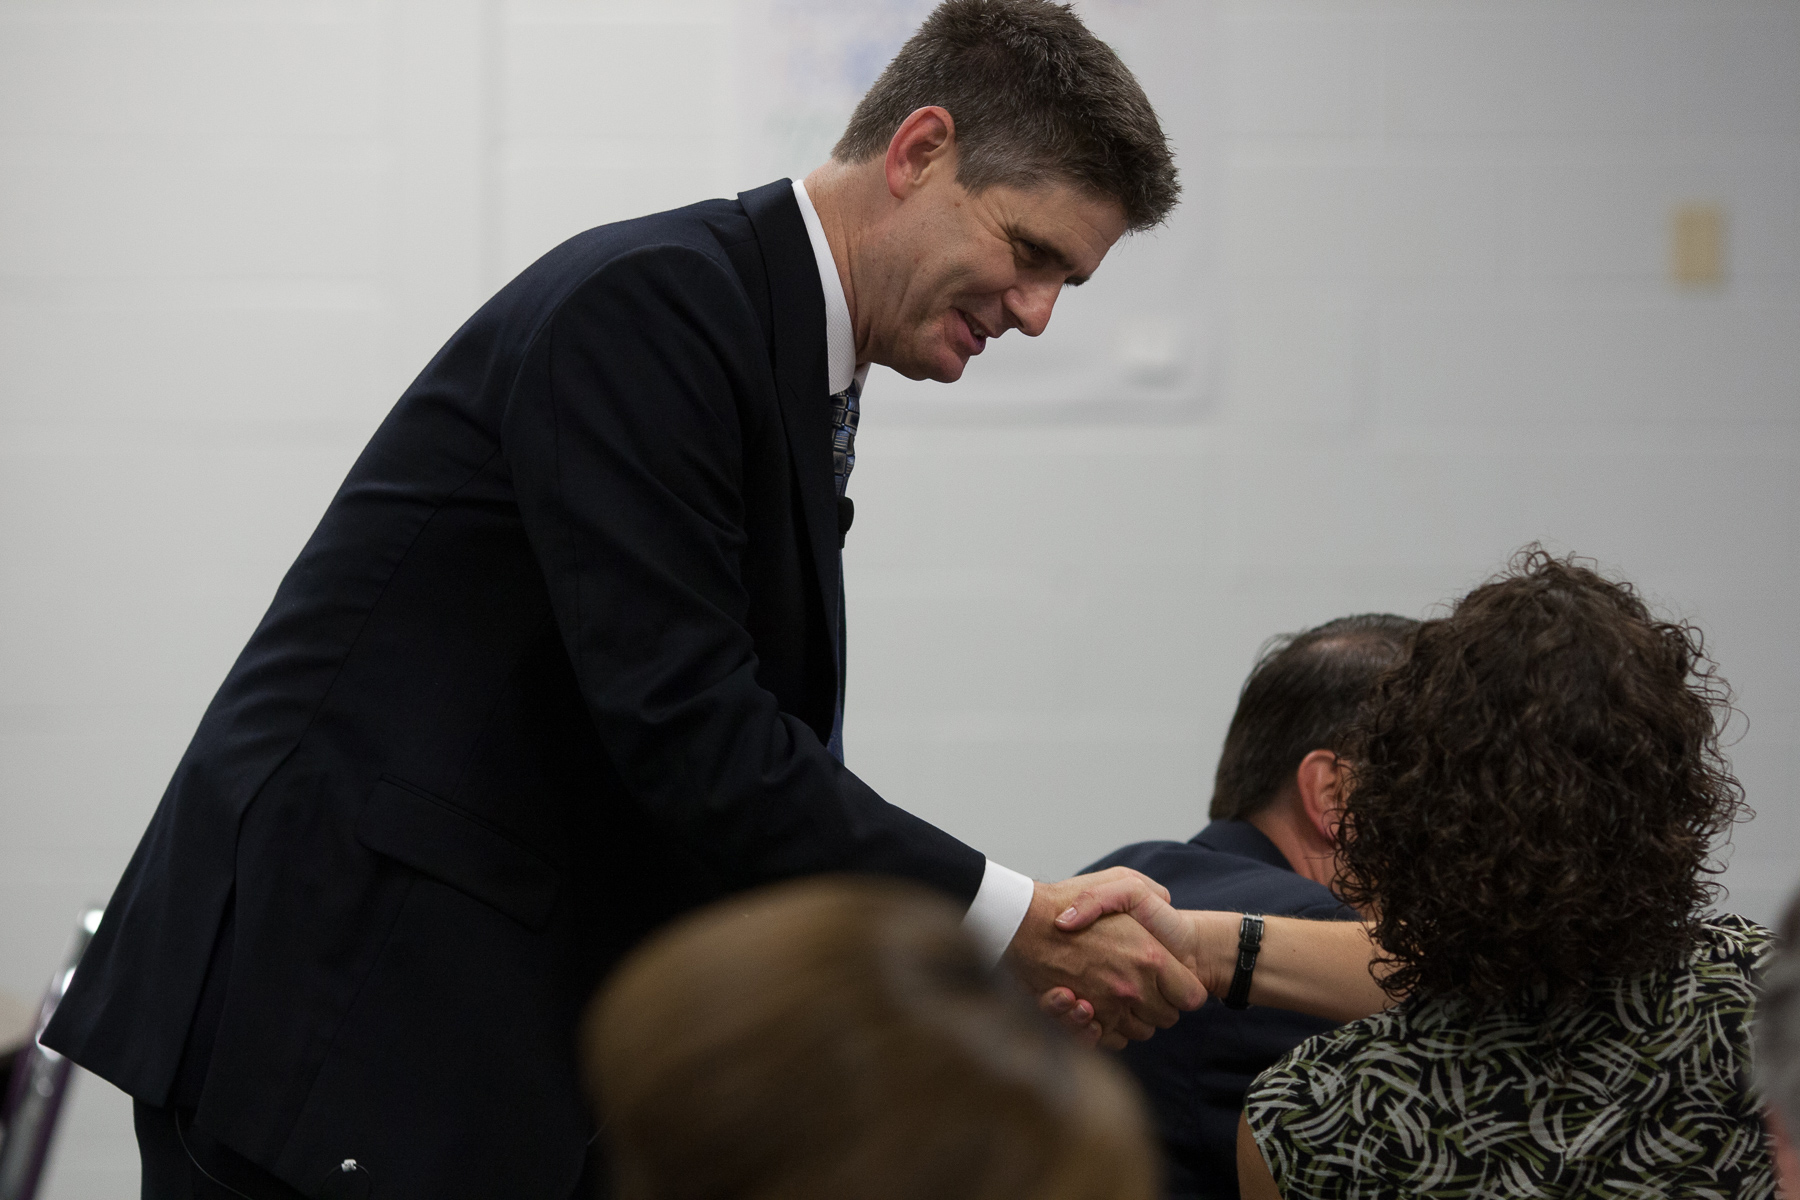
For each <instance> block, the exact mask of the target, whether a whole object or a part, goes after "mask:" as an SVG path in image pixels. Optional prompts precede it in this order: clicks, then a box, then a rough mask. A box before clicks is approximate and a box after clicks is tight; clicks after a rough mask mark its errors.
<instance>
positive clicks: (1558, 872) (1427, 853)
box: [1338, 545, 1747, 1009]
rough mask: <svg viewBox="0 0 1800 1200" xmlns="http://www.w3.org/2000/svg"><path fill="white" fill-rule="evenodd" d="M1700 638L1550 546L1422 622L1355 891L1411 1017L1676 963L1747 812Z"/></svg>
mask: <svg viewBox="0 0 1800 1200" xmlns="http://www.w3.org/2000/svg"><path fill="white" fill-rule="evenodd" d="M1730 713H1731V707H1730V692H1729V689H1728V688H1727V686H1726V684H1725V681H1724V680H1723V679H1721V678H1720V677H1719V676H1718V674H1717V673H1716V670H1715V667H1714V664H1713V663H1712V661H1711V660H1710V659H1708V658H1707V657H1706V655H1705V653H1704V649H1703V645H1702V640H1701V635H1700V631H1699V630H1698V629H1696V628H1694V627H1693V626H1692V625H1690V624H1687V623H1685V622H1668V621H1660V620H1658V619H1656V617H1655V616H1653V615H1652V614H1651V612H1650V610H1649V608H1648V607H1646V606H1645V604H1644V602H1643V600H1642V599H1641V598H1639V596H1638V594H1637V592H1636V591H1635V590H1634V589H1633V588H1632V587H1631V585H1630V584H1627V583H1622V582H1614V581H1612V580H1609V579H1606V578H1605V577H1603V576H1602V575H1600V574H1599V573H1598V572H1597V571H1595V570H1594V569H1593V567H1592V566H1591V565H1589V564H1584V563H1583V562H1582V561H1580V560H1577V559H1573V558H1562V559H1559V558H1554V557H1552V556H1551V555H1549V554H1548V553H1546V552H1545V551H1543V550H1542V549H1541V548H1539V547H1537V546H1535V545H1534V546H1528V547H1526V548H1525V549H1523V550H1521V551H1519V553H1518V554H1517V555H1515V556H1514V558H1513V560H1512V562H1511V564H1510V565H1509V567H1508V569H1507V570H1506V571H1505V572H1504V573H1502V574H1500V575H1498V576H1496V577H1494V578H1493V579H1490V580H1489V581H1488V582H1486V583H1484V584H1482V585H1481V586H1480V587H1478V588H1476V589H1475V590H1474V591H1472V592H1470V593H1469V594H1468V595H1467V596H1464V597H1463V598H1462V599H1461V600H1460V601H1458V602H1457V603H1456V605H1455V606H1454V608H1453V609H1452V611H1451V612H1450V615H1449V616H1448V617H1445V618H1442V619H1439V620H1432V621H1426V622H1424V623H1423V624H1422V625H1421V626H1420V628H1419V631H1418V633H1417V635H1416V636H1415V638H1414V641H1413V649H1412V652H1411V654H1410V655H1409V656H1408V657H1407V659H1406V660H1405V661H1403V662H1401V663H1399V664H1397V665H1396V666H1395V667H1394V668H1393V669H1391V670H1390V671H1388V672H1387V673H1386V674H1385V675H1384V676H1383V677H1382V678H1381V680H1380V681H1379V682H1378V683H1377V684H1376V685H1375V688H1374V690H1373V691H1372V693H1371V694H1370V696H1369V699H1368V701H1367V702H1366V703H1365V704H1364V706H1363V708H1362V709H1361V711H1360V712H1359V714H1358V716H1357V718H1356V720H1355V721H1353V722H1352V723H1351V725H1350V727H1349V729H1348V730H1347V731H1346V733H1345V736H1344V739H1343V741H1342V743H1341V744H1340V746H1339V751H1340V753H1341V754H1342V755H1343V756H1344V757H1345V758H1347V759H1348V760H1349V762H1350V763H1351V764H1352V765H1351V768H1350V769H1351V781H1350V789H1349V794H1348V796H1347V798H1346V801H1345V811H1344V818H1343V823H1342V825H1341V827H1340V829H1339V834H1338V838H1339V855H1340V857H1339V869H1340V880H1339V885H1338V887H1339V891H1340V892H1341V893H1342V894H1343V895H1344V897H1345V898H1346V899H1347V900H1349V901H1350V902H1351V903H1353V904H1356V905H1357V906H1358V907H1361V908H1363V909H1364V911H1366V912H1369V913H1371V915H1372V916H1373V917H1374V919H1375V922H1376V923H1375V931H1374V936H1375V940H1376V942H1377V944H1378V945H1379V946H1380V947H1381V950H1382V952H1383V956H1384V958H1385V964H1384V971H1385V973H1379V972H1378V973H1379V974H1380V978H1381V982H1382V986H1383V987H1384V988H1385V989H1386V990H1387V992H1388V993H1389V994H1390V995H1392V996H1395V997H1400V996H1405V995H1411V996H1415V997H1421V998H1424V997H1431V996H1444V995H1457V996H1461V997H1464V998H1466V999H1467V1000H1469V1001H1470V1002H1472V1003H1473V1004H1474V1005H1475V1006H1476V1007H1477V1008H1479V1009H1487V1008H1493V1007H1516V1006H1524V1007H1530V1008H1536V1007H1544V1008H1549V1007H1555V1006H1559V1005H1561V1004H1563V1003H1566V1002H1569V1001H1572V1000H1576V999H1579V998H1580V997H1581V996H1582V995H1583V994H1585V993H1586V991H1587V989H1588V988H1589V987H1590V986H1591V985H1592V984H1594V983H1595V982H1597V981H1599V980H1601V979H1607V978H1617V977H1622V976H1627V975H1632V974H1636V973H1638V972H1640V971H1644V970H1648V969H1651V968H1654V967H1657V966H1660V965H1664V964H1668V963H1671V962H1672V961H1674V960H1675V959H1676V958H1677V957H1678V956H1679V955H1680V954H1681V953H1682V951H1683V950H1684V949H1686V948H1687V947H1688V946H1689V945H1690V944H1691V940H1692V938H1693V937H1694V934H1695V932H1696V926H1697V924H1698V922H1699V913H1700V910H1701V908H1702V907H1703V906H1704V905H1707V904H1709V903H1711V902H1713V901H1714V900H1715V899H1716V896H1717V893H1718V891H1719V888H1718V885H1717V884H1715V883H1713V882H1711V881H1710V880H1709V879H1707V878H1705V877H1706V876H1708V875H1713V874H1717V873H1718V872H1719V871H1720V870H1721V869H1722V868H1720V867H1719V866H1718V865H1717V863H1716V862H1715V861H1714V860H1713V859H1712V857H1711V847H1712V844H1713V841H1714V839H1715V838H1717V837H1718V836H1719V835H1720V834H1721V833H1723V832H1724V831H1725V830H1726V829H1727V828H1728V827H1729V826H1730V825H1731V824H1732V823H1733V822H1734V821H1737V820H1739V819H1741V818H1742V817H1743V815H1744V814H1745V813H1746V812H1747V810H1746V809H1745V807H1744V801H1743V788H1742V787H1741V786H1740V785H1739V783H1738V781H1737V779H1736V778H1735V777H1734V776H1733V775H1732V773H1731V768H1730V766H1729V764H1728V763H1727V762H1726V761H1725V759H1724V757H1723V755H1722V754H1721V753H1720V750H1719V735H1720V733H1721V732H1722V730H1723V728H1724V724H1725V721H1726V720H1727V719H1728V717H1729V715H1730Z"/></svg>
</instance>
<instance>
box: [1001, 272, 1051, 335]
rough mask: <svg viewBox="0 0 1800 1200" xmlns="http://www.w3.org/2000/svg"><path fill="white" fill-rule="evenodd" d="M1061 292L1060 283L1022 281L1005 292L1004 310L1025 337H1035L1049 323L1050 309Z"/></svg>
mask: <svg viewBox="0 0 1800 1200" xmlns="http://www.w3.org/2000/svg"><path fill="white" fill-rule="evenodd" d="M1061 294H1062V287H1061V285H1060V284H1048V283H1024V284H1020V285H1019V286H1018V287H1015V288H1013V289H1012V290H1011V291H1010V292H1008V293H1006V311H1007V312H1008V313H1009V314H1010V315H1011V316H1012V323H1013V324H1014V325H1015V326H1017V327H1018V329H1019V330H1020V332H1022V333H1023V334H1024V335H1025V336H1026V337H1036V336H1037V335H1038V334H1040V333H1042V332H1044V330H1045V328H1046V327H1047V326H1048V325H1049V324H1050V310H1051V309H1053V308H1055V307H1056V298H1057V296H1059V295H1061Z"/></svg>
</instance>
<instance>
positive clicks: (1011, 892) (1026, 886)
mask: <svg viewBox="0 0 1800 1200" xmlns="http://www.w3.org/2000/svg"><path fill="white" fill-rule="evenodd" d="M1036 888H1037V885H1036V884H1035V883H1033V882H1032V879H1031V876H1029V875H1021V874H1019V873H1018V872H1017V871H1013V870H1008V869H1007V868H1006V867H1003V866H1001V865H1000V864H999V863H997V862H995V861H994V860H993V859H991V858H990V859H988V860H987V870H985V871H983V872H982V874H981V888H980V890H978V891H977V892H976V893H975V899H974V900H972V901H970V903H969V911H968V913H967V914H966V915H965V916H964V917H963V928H964V929H966V930H968V931H969V933H970V935H971V936H972V937H974V939H975V943H976V945H978V946H980V947H981V953H982V956H983V957H984V958H986V960H987V964H988V965H989V966H990V967H991V966H995V965H996V964H998V963H999V961H1000V956H1001V955H1002V954H1005V953H1006V947H1007V946H1008V945H1009V944H1011V942H1012V940H1013V934H1015V933H1017V932H1019V926H1020V925H1022V924H1024V923H1025V914H1026V913H1027V912H1028V911H1030V909H1031V897H1032V894H1033V893H1034V892H1035V890H1036Z"/></svg>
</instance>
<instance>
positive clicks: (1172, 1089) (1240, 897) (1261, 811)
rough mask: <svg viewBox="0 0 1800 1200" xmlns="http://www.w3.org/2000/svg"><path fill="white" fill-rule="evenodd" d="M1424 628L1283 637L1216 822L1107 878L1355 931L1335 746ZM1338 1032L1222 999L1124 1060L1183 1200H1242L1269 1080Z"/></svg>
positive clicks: (1148, 851)
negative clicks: (1255, 1098)
mask: <svg viewBox="0 0 1800 1200" xmlns="http://www.w3.org/2000/svg"><path fill="white" fill-rule="evenodd" d="M1416 627H1417V622H1415V621H1411V620H1408V619H1406V618H1404V617H1396V616H1391V615H1387V614H1364V615H1360V616H1353V617H1342V618H1339V619H1338V620H1335V621H1331V622H1328V623H1326V624H1324V625H1320V626H1318V627H1317V628H1314V629H1308V630H1306V631H1304V632H1302V633H1297V634H1288V635H1283V636H1280V637H1277V638H1274V639H1272V640H1271V641H1270V642H1269V643H1268V644H1267V645H1265V646H1264V648H1263V651H1262V653H1261V654H1260V655H1259V656H1258V658H1257V662H1256V666H1255V667H1254V668H1253V669H1252V670H1251V672H1250V677H1249V678H1248V679H1247V680H1245V682H1244V687H1243V691H1242V692H1241V693H1240V694H1239V697H1238V706H1237V711H1236V713H1235V714H1233V716H1232V719H1231V727H1230V729H1229V731H1228V732H1227V733H1226V735H1225V745H1224V747H1223V749H1222V750H1221V751H1220V755H1219V767H1218V772H1217V775H1216V777H1215V780H1214V785H1213V798H1212V804H1211V808H1210V815H1211V816H1212V818H1213V820H1212V823H1211V824H1209V825H1208V826H1207V827H1206V828H1205V829H1203V830H1201V831H1200V832H1199V833H1198V834H1197V835H1195V836H1194V838H1193V839H1192V840H1190V841H1186V842H1140V843H1138V844H1137V845H1133V846H1126V847H1125V848H1124V849H1122V850H1118V851H1115V852H1114V853H1112V854H1109V855H1107V856H1106V857H1105V858H1103V859H1101V860H1100V861H1099V862H1097V863H1096V864H1094V866H1095V868H1099V867H1110V866H1126V867H1132V868H1134V869H1136V870H1139V871H1142V872H1143V873H1144V874H1146V875H1148V876H1149V877H1150V878H1152V879H1154V880H1156V881H1157V882H1158V883H1160V884H1162V885H1163V886H1164V887H1166V888H1168V889H1169V892H1170V902H1171V903H1172V904H1174V905H1175V907H1177V908H1187V909H1214V910H1224V911H1228V912H1256V913H1263V914H1265V915H1269V916H1285V917H1310V918H1314V919H1326V920H1330V919H1343V920H1354V919H1355V918H1356V916H1357V914H1356V912H1355V911H1354V910H1353V909H1350V908H1348V907H1346V906H1345V905H1343V904H1342V903H1341V902H1340V901H1339V900H1338V899H1337V897H1336V896H1334V895H1333V894H1332V891H1331V889H1330V883H1331V881H1332V879H1333V878H1334V876H1335V872H1336V865H1335V858H1334V856H1333V849H1332V837H1333V833H1334V831H1335V827H1336V821H1335V817H1334V815H1333V814H1334V813H1335V811H1336V808H1337V779H1338V765H1337V757H1336V755H1335V754H1333V753H1332V751H1331V749H1330V748H1331V747H1332V746H1333V745H1334V744H1335V742H1336V738H1337V735H1338V732H1339V731H1340V730H1341V729H1342V728H1343V727H1344V726H1345V725H1347V724H1348V723H1349V721H1350V718H1351V717H1352V716H1353V715H1354V714H1355V712H1356V708H1357V705H1358V704H1360V703H1361V701H1362V699H1363V697H1364V696H1366V695H1367V694H1368V692H1369V690H1370V688H1371V687H1373V685H1374V683H1375V680H1376V679H1377V678H1379V677H1380V675H1381V673H1382V672H1383V671H1385V670H1386V669H1387V668H1388V667H1390V666H1392V665H1393V664H1394V663H1395V662H1397V661H1399V659H1400V658H1401V657H1402V656H1403V655H1404V654H1405V649H1406V643H1407V639H1408V638H1410V637H1411V636H1412V632H1413V630H1414V629H1415V628H1416ZM1332 1028H1335V1026H1334V1024H1333V1023H1332V1022H1330V1021H1327V1020H1324V1019H1322V1018H1319V1017H1310V1016H1305V1015H1303V1014H1300V1013H1291V1012H1286V1011H1284V1010H1280V1009H1272V1008H1256V1007H1252V1008H1248V1009H1243V1010H1241V1011H1233V1010H1231V1009H1228V1008H1226V1007H1225V1005H1224V1004H1223V1003H1222V1002H1221V1001H1220V1000H1219V999H1218V998H1216V997H1215V998H1213V999H1210V1000H1208V1001H1207V1002H1206V1004H1205V1005H1203V1006H1202V1007H1201V1008H1200V1009H1198V1010H1197V1011H1195V1012H1191V1013H1186V1014H1184V1015H1183V1016H1182V1018H1181V1019H1180V1020H1179V1021H1178V1022H1177V1023H1176V1024H1175V1026H1174V1028H1172V1029H1165V1030H1163V1031H1161V1032H1159V1033H1158V1034H1157V1035H1156V1036H1155V1037H1153V1038H1151V1039H1150V1040H1149V1041H1147V1042H1138V1043H1134V1044H1132V1045H1131V1046H1128V1047H1127V1048H1126V1049H1125V1050H1124V1051H1122V1052H1121V1054H1120V1061H1121V1062H1123V1063H1124V1064H1125V1066H1126V1067H1128V1068H1129V1069H1130V1070H1131V1072H1132V1074H1133V1075H1135V1076H1136V1077H1137V1080H1138V1083H1139V1084H1140V1085H1141V1086H1142V1087H1143V1089H1144V1093H1145V1096H1146V1098H1147V1099H1148V1101H1149V1104H1150V1108H1151V1111H1152V1113H1153V1115H1154V1117H1155V1120H1156V1126H1157V1132H1158V1134H1159V1136H1160V1138H1161V1140H1162V1146H1163V1152H1164V1156H1165V1170H1166V1175H1167V1187H1168V1194H1169V1196H1170V1197H1171V1200H1216V1198H1226V1200H1237V1195H1238V1187H1237V1127H1238V1115H1239V1113H1240V1112H1241V1111H1242V1110H1243V1107H1244V1093H1245V1091H1246V1090H1247V1089H1248V1088H1249V1086H1250V1083H1251V1081H1252V1080H1254V1079H1255V1078H1256V1076H1257V1075H1258V1074H1260V1073H1261V1072H1263V1071H1265V1070H1267V1069H1268V1068H1269V1067H1271V1066H1273V1065H1274V1064H1275V1062H1276V1060H1278V1059H1280V1058H1281V1057H1282V1056H1283V1055H1285V1054H1286V1053H1287V1052H1288V1051H1289V1050H1292V1049H1293V1048H1294V1047H1295V1046H1297V1045H1299V1044H1300V1043H1301V1042H1303V1041H1305V1040H1306V1039H1307V1038H1309V1037H1311V1036H1313V1035H1314V1034H1316V1033H1323V1032H1325V1031H1326V1030H1329V1029H1332Z"/></svg>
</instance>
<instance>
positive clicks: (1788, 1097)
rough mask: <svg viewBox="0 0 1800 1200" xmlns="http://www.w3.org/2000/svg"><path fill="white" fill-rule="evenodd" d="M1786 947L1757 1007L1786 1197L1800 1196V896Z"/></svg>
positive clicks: (1773, 1143) (1764, 1080)
mask: <svg viewBox="0 0 1800 1200" xmlns="http://www.w3.org/2000/svg"><path fill="white" fill-rule="evenodd" d="M1780 942H1781V948H1780V949H1779V950H1778V951H1776V953H1775V959H1774V961H1773V962H1771V963H1770V964H1769V968H1768V970H1767V971H1766V972H1765V973H1764V974H1763V992H1762V997H1761V998H1760V999H1759V1000H1758V1001H1757V1006H1756V1042H1755V1045H1756V1050H1755V1055H1754V1058H1755V1061H1756V1083H1757V1087H1758V1088H1759V1089H1760V1090H1761V1092H1762V1101H1763V1120H1764V1122H1766V1123H1767V1124H1768V1127H1769V1143H1770V1148H1771V1149H1772V1150H1773V1151H1774V1156H1775V1178H1776V1180H1777V1182H1779V1183H1780V1185H1781V1192H1782V1194H1783V1195H1784V1196H1789V1197H1795V1196H1800V1140H1796V1139H1797V1138H1800V894H1796V895H1795V896H1794V899H1793V902H1792V903H1791V904H1789V905H1788V910H1787V916H1786V917H1785V918H1783V919H1782V922H1781V937H1780Z"/></svg>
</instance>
